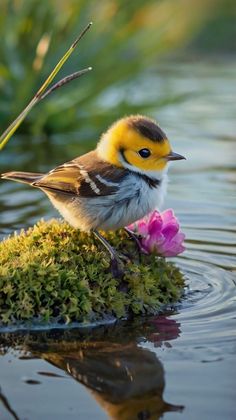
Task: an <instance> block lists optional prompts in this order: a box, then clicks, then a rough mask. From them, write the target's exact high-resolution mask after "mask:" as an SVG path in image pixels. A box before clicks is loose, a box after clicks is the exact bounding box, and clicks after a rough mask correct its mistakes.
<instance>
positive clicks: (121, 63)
mask: <svg viewBox="0 0 236 420" xmlns="http://www.w3.org/2000/svg"><path fill="white" fill-rule="evenodd" d="M235 18H236V7H235V1H234V0H155V1H153V0H146V1H145V0H135V1H131V2H127V1H125V0H102V1H96V0H87V1H85V0H67V1H64V0H48V1H42V0H11V1H7V0H1V14H0V35H1V43H0V57H1V60H0V92H1V94H0V127H1V132H3V130H4V129H5V128H6V127H7V126H8V124H9V123H10V122H11V121H12V120H13V119H14V118H15V117H16V116H17V115H18V114H19V112H20V111H21V110H22V109H23V108H24V107H25V105H26V104H27V102H28V101H29V100H30V99H31V98H32V96H33V94H34V93H35V92H36V90H37V89H38V88H39V86H40V84H41V83H42V82H43V80H44V79H45V77H46V76H47V75H48V74H49V72H50V71H51V70H52V68H53V67H54V65H55V64H56V63H57V61H58V60H59V58H60V57H61V56H62V55H63V53H64V52H65V51H66V49H67V48H68V46H69V45H70V44H71V43H72V42H73V40H74V39H75V38H76V36H77V35H78V33H79V32H80V31H81V29H82V28H83V27H84V26H85V25H86V24H87V23H88V22H89V21H91V20H92V21H93V22H94V25H93V27H92V29H91V30H90V31H89V33H88V34H87V35H86V37H85V38H84V39H83V40H82V42H81V44H80V46H79V48H78V49H77V50H76V52H74V53H73V56H72V57H71V58H70V59H69V61H68V62H67V63H66V66H65V67H64V68H63V70H62V71H61V72H60V74H59V77H57V80H58V79H59V78H61V77H63V76H65V75H66V74H69V73H71V72H74V71H76V70H78V69H81V68H83V67H87V66H92V67H93V71H92V73H89V74H88V75H86V76H84V77H83V78H82V79H81V80H79V81H74V82H72V83H71V85H68V86H67V87H64V88H63V89H62V90H60V91H58V92H56V93H55V94H53V95H52V96H50V98H48V99H46V100H45V101H43V102H42V103H41V104H40V105H39V106H37V107H36V108H35V109H34V110H33V111H32V112H31V113H30V115H29V116H28V117H27V120H26V121H25V122H24V123H23V125H22V126H21V127H20V129H19V130H18V133H23V134H24V135H26V134H31V135H32V134H33V135H42V134H43V135H44V136H47V137H48V136H49V137H50V135H51V134H52V133H53V134H56V133H68V132H69V133H76V132H77V131H79V132H80V136H82V138H83V139H85V140H86V139H91V138H94V136H96V135H97V133H98V131H99V130H100V127H103V129H104V128H105V127H106V125H107V124H108V123H110V122H111V121H113V120H114V119H116V118H117V117H120V116H122V115H124V114H126V113H130V112H132V113H136V112H143V110H145V111H146V110H151V109H152V108H153V107H154V108H155V109H156V108H157V106H163V105H165V104H166V103H172V102H173V103H174V102H176V101H177V102H178V101H182V100H184V95H183V94H181V92H180V93H179V94H178V95H176V94H175V95H171V94H170V92H169V94H168V95H164V96H160V95H159V94H158V91H157V92H156V95H155V97H152V98H150V97H149V96H148V95H147V97H146V98H144V97H143V98H142V100H141V101H140V100H138V94H137V92H138V86H139V76H140V75H141V74H142V77H143V74H144V73H145V72H150V71H152V72H155V73H158V70H159V68H160V66H161V65H162V64H163V62H166V61H173V66H174V65H175V63H176V62H178V61H184V60H186V59H188V60H197V61H198V57H199V56H202V55H205V56H207V57H208V58H209V57H210V56H212V57H214V56H215V55H217V54H220V55H221V56H223V57H224V59H226V58H227V59H228V58H229V57H230V56H232V55H233V54H235V52H236V24H235ZM130 81H132V82H134V81H137V84H136V87H137V91H136V92H135V89H131V90H129V82H130ZM146 112H147V111H146ZM12 141H14V140H11V142H12Z"/></svg>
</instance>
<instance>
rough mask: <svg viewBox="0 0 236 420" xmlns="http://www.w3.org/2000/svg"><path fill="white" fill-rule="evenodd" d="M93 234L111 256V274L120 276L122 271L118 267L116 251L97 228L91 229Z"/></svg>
mask: <svg viewBox="0 0 236 420" xmlns="http://www.w3.org/2000/svg"><path fill="white" fill-rule="evenodd" d="M93 234H94V235H95V236H96V238H97V239H99V241H100V242H101V243H102V244H103V246H104V247H105V248H106V249H107V251H108V252H109V254H110V256H111V271H112V274H113V276H114V277H116V278H120V277H122V276H123V274H124V273H123V271H122V270H121V268H120V267H119V261H120V259H119V256H118V254H117V252H116V251H115V250H114V248H113V247H112V246H111V245H110V244H109V242H108V241H107V240H106V239H105V238H104V237H103V236H102V235H101V234H100V233H99V232H98V231H97V230H93Z"/></svg>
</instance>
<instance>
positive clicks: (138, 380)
mask: <svg viewBox="0 0 236 420" xmlns="http://www.w3.org/2000/svg"><path fill="white" fill-rule="evenodd" d="M138 85H139V94H137V85H136V86H132V84H131V85H129V86H127V89H125V93H123V92H122V94H121V96H122V95H123V97H122V98H121V97H120V94H119V95H118V94H116V95H114V92H107V94H106V95H104V96H103V98H100V101H101V106H104V107H106V106H107V108H108V113H109V107H110V106H111V103H110V102H111V101H113V102H114V101H115V100H116V101H117V103H118V102H119V101H121V100H125V95H128V97H129V98H130V97H132V98H133V101H134V103H135V104H136V105H137V103H139V102H140V103H141V101H142V100H143V97H144V95H145V96H146V97H149V98H150V100H153V99H154V98H155V96H158V97H160V98H165V97H168V98H170V100H169V101H167V102H166V106H162V107H159V106H158V107H156V109H155V108H152V109H151V111H150V110H146V111H145V110H144V111H143V112H145V113H147V114H150V115H152V116H154V117H156V118H157V119H158V121H159V122H160V124H161V126H162V128H163V129H164V130H165V131H166V132H167V133H168V135H169V138H170V140H171V143H172V145H173V149H174V150H175V151H176V152H178V153H181V154H184V155H185V156H186V157H187V160H186V162H178V163H175V164H173V165H172V167H171V170H170V183H169V191H168V197H167V199H166V202H165V208H168V207H172V208H174V210H175V213H176V214H177V216H178V217H179V219H180V221H181V225H182V229H183V231H184V232H185V233H186V236H187V240H186V246H187V250H186V252H185V253H184V254H183V255H182V256H181V257H179V258H176V259H175V262H176V264H177V265H178V266H179V267H180V269H181V270H182V271H183V272H184V273H185V276H186V284H187V287H186V293H185V297H184V298H183V300H182V301H181V302H179V303H178V304H177V305H176V306H175V308H170V310H169V311H167V312H166V313H164V314H162V315H161V316H156V317H153V318H150V319H138V320H135V321H133V322H128V323H127V322H125V321H124V322H122V323H120V324H119V325H110V326H100V327H99V328H94V329H92V330H91V329H90V330H89V329H87V330H85V329H82V330H81V329H78V328H77V329H76V328H75V329H71V330H69V329H67V330H64V331H63V330H61V331H60V330H56V329H54V330H50V331H41V332H36V331H34V332H31V333H30V332H27V331H25V332H24V333H19V332H18V333H9V334H6V333H2V334H1V335H0V343H1V347H0V348H1V357H0V386H1V390H0V419H1V420H8V419H14V418H15V419H21V420H23V419H24V420H26V419H27V420H41V419H48V420H54V419H56V420H67V419H68V420H70V419H71V420H73V419H106V418H113V419H125V420H132V419H139V420H141V419H143V420H144V419H158V418H159V417H160V416H161V415H163V417H164V418H165V419H166V420H172V419H178V418H179V419H183V420H184V419H187V420H195V419H199V418H202V419H206V420H208V419H214V420H215V419H218V420H222V419H224V420H226V419H227V420H228V419H230V420H233V419H235V418H236V391H235V389H236V363H235V362H236V358H235V353H236V276H235V271H236V235H235V234H236V189H235V184H236V164H235V162H236V137H235V128H236V127H235V115H236V101H235V98H236V72H235V63H223V64H222V63H219V62H217V63H201V64H199V65H196V64H194V65H193V64H182V65H175V66H173V65H172V66H170V65H169V66H166V67H163V68H160V69H158V75H156V74H152V75H150V76H149V78H147V77H145V78H144V79H140V80H139V81H138ZM171 97H173V101H171ZM181 97H182V99H181ZM114 98H115V99H114ZM176 98H179V99H178V101H176ZM174 102H175V103H174ZM177 102H178V103H177ZM113 105H114V106H116V104H115V103H113ZM95 120H96V123H97V121H98V118H97V119H96V118H95ZM104 127H105V126H102V124H101V127H100V130H98V131H100V132H101V131H103V129H104ZM82 131H83V132H84V136H85V138H86V136H87V139H88V138H89V136H90V135H91V130H89V129H88V131H87V132H86V129H85V128H84V129H83V130H82ZM77 138H81V136H79V137H76V136H71V138H70V140H68V136H66V135H65V136H62V135H61V136H59V135H57V136H54V137H52V138H51V139H50V140H48V139H45V140H43V142H42V139H39V138H34V139H26V138H22V137H18V138H15V139H12V140H11V142H10V144H9V146H8V148H7V149H6V150H5V151H4V153H3V155H4V157H3V155H2V157H1V171H2V172H4V171H7V170H11V169H16V170H17V169H18V170H22V169H24V170H32V171H37V170H38V171H43V170H48V169H51V168H52V167H53V166H55V165H56V164H59V163H61V162H63V161H64V160H66V159H70V158H72V157H74V156H76V155H77V154H79V153H84V152H85V151H86V147H87V146H85V144H84V143H83V142H82V141H81V140H80V142H78V140H77ZM65 146H66V150H65ZM23 151H24V153H22V152H23ZM20 152H21V153H20ZM0 209H1V234H2V235H6V234H8V233H10V232H12V231H13V230H14V229H19V228H21V227H25V226H29V225H31V224H33V223H34V222H35V221H36V220H37V219H38V218H40V217H45V218H49V217H51V216H53V215H55V212H54V210H53V209H52V208H51V207H50V204H49V203H48V201H47V199H46V197H44V196H43V195H42V194H41V193H40V192H39V191H34V190H31V189H29V188H27V187H26V186H23V185H17V184H14V183H10V182H4V183H1V195H0Z"/></svg>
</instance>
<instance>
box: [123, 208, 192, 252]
mask: <svg viewBox="0 0 236 420" xmlns="http://www.w3.org/2000/svg"><path fill="white" fill-rule="evenodd" d="M128 229H129V230H131V231H132V232H134V233H136V234H137V235H140V236H141V239H140V244H141V249H142V251H143V252H144V253H145V254H156V255H160V256H162V257H175V256H176V255H178V254H181V252H183V251H184V250H185V247H184V246H183V241H184V239H185V235H184V233H182V232H181V231H180V226H179V222H178V220H177V219H176V217H175V215H174V212H173V210H171V209H168V210H165V211H164V212H163V213H159V212H158V211H157V210H155V211H153V212H152V213H150V214H148V215H147V216H145V217H144V218H143V219H140V220H138V221H137V222H135V223H132V224H131V225H129V226H128Z"/></svg>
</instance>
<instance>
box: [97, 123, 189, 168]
mask: <svg viewBox="0 0 236 420" xmlns="http://www.w3.org/2000/svg"><path fill="white" fill-rule="evenodd" d="M97 151H98V154H99V156H100V157H101V158H102V159H104V160H106V161H107V162H110V163H112V164H113V165H116V166H119V167H126V168H129V169H133V170H135V171H138V172H142V173H152V172H156V171H162V170H163V169H165V167H166V165H167V163H168V162H169V161H170V160H179V159H185V158H184V157H183V156H181V155H178V154H177V153H174V152H172V150H171V147H170V143H169V141H168V139H167V137H166V135H165V133H164V132H163V131H162V129H161V128H160V127H159V126H158V125H157V123H155V121H153V120H151V119H149V118H147V117H144V116H142V115H135V116H134V115H131V116H130V117H126V118H122V119H121V120H119V121H117V122H115V123H114V124H113V125H112V126H111V127H110V128H109V129H108V130H107V132H106V133H104V134H103V135H102V137H101V140H100V142H99V143H98V146H97Z"/></svg>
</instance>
